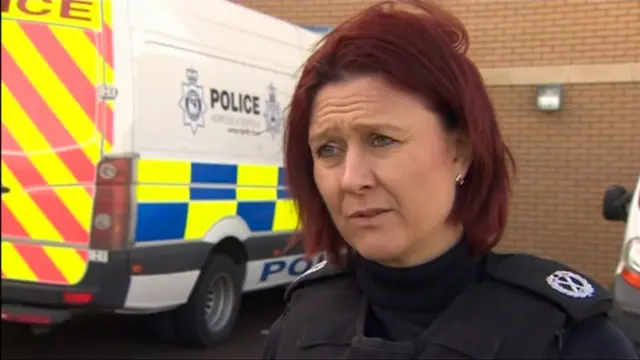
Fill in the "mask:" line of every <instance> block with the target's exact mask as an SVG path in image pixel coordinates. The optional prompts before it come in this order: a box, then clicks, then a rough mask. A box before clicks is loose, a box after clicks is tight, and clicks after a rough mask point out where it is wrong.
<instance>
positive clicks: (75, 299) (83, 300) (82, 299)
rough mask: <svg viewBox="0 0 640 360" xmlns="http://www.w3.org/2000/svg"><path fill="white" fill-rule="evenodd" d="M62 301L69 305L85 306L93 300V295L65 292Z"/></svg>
mask: <svg viewBox="0 0 640 360" xmlns="http://www.w3.org/2000/svg"><path fill="white" fill-rule="evenodd" d="M62 299H63V300H64V302H65V303H66V304H69V305H87V304H88V303H90V302H91V300H92V299H93V294H92V293H86V292H66V293H64V294H63V295H62Z"/></svg>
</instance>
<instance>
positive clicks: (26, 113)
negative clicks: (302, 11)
mask: <svg viewBox="0 0 640 360" xmlns="http://www.w3.org/2000/svg"><path fill="white" fill-rule="evenodd" d="M317 41H318V35H316V34H314V33H313V32H311V31H309V30H306V29H303V28H301V27H298V26H295V25H293V24H290V23H287V22H285V21H281V20H278V19H276V18H273V17H270V16H267V15H265V14H261V13H259V12H257V11H254V10H251V9H248V8H245V7H243V6H241V5H237V4H234V3H232V2H229V1H224V0H113V1H110V0H103V1H101V0H82V1H81V0H65V1H61V0H53V1H41V0H3V1H2V170H1V174H2V251H1V253H2V262H1V263H2V320H3V327H4V326H5V325H9V324H13V325H15V324H27V325H29V326H31V327H32V328H33V329H49V328H51V326H53V325H55V324H60V323H62V322H65V321H67V320H69V319H71V318H72V317H74V316H76V315H78V314H84V313H87V312H96V311H107V312H119V313H127V314H159V315H161V316H158V317H153V318H161V319H163V322H162V323H163V324H164V325H163V326H166V327H167V329H171V330H172V331H173V333H174V334H175V337H176V338H177V340H178V341H179V342H180V343H182V344H185V345H194V346H213V345H215V344H217V343H219V342H221V341H223V340H224V339H226V338H227V337H228V336H229V335H230V333H231V332H232V329H233V327H234V323H235V319H236V317H237V314H238V311H239V308H240V298H241V295H242V293H243V292H248V291H253V290H259V289H264V288H269V287H273V286H278V285H283V284H286V283H288V282H290V281H292V280H293V279H294V278H295V277H296V276H297V275H299V274H301V273H303V272H304V271H306V270H307V269H309V268H311V266H313V265H314V263H315V262H317V261H318V259H316V258H314V259H307V258H304V257H302V255H301V252H299V251H294V252H287V253H285V252H283V249H284V248H285V245H286V243H287V241H288V239H289V238H290V235H291V234H292V233H293V231H294V230H295V228H296V226H297V217H296V211H295V209H294V206H293V204H292V200H291V199H290V197H289V195H288V193H287V191H286V181H285V178H284V172H283V168H282V164H283V163H282V151H281V149H282V143H283V139H282V138H283V121H284V118H285V113H286V107H287V105H288V102H289V101H290V96H291V94H292V91H293V88H294V85H295V81H296V77H297V71H298V70H299V68H300V66H301V65H302V63H303V61H304V60H306V58H307V57H308V56H309V53H310V51H311V50H312V47H313V46H314V44H315V43H316V42H317ZM294 250H295V249H294Z"/></svg>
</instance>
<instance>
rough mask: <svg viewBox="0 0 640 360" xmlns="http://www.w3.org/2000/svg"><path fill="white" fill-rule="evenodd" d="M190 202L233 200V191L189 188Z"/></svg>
mask: <svg viewBox="0 0 640 360" xmlns="http://www.w3.org/2000/svg"><path fill="white" fill-rule="evenodd" d="M190 199H191V200H235V199H236V190H235V189H206V188H190Z"/></svg>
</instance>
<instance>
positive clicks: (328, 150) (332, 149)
mask: <svg viewBox="0 0 640 360" xmlns="http://www.w3.org/2000/svg"><path fill="white" fill-rule="evenodd" d="M339 150H340V149H338V147H337V146H335V145H333V144H324V145H322V146H320V147H319V148H318V149H317V150H316V154H317V155H318V157H330V156H336V155H337V154H338V151H339Z"/></svg>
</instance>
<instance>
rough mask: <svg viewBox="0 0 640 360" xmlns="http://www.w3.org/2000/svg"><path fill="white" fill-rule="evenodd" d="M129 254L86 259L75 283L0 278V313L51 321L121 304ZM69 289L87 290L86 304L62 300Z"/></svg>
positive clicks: (123, 299)
mask: <svg viewBox="0 0 640 360" xmlns="http://www.w3.org/2000/svg"><path fill="white" fill-rule="evenodd" d="M129 282H130V273H129V254H128V253H127V252H111V253H109V262H108V263H96V262H89V264H88V266H87V272H86V274H85V276H84V278H83V279H82V281H80V282H79V283H78V284H76V285H73V286H62V285H52V284H41V283H31V282H22V281H14V280H5V279H3V280H2V317H3V320H7V321H11V319H12V318H13V317H15V316H18V315H21V316H22V315H27V317H28V315H32V316H33V317H34V318H38V316H39V315H46V316H48V317H50V318H51V320H52V323H59V322H64V321H66V320H68V319H69V318H70V317H71V316H72V315H75V314H76V313H84V312H94V311H95V312H97V311H105V310H113V309H118V308H122V306H123V305H124V302H125V299H126V296H127V292H128V289H129ZM69 292H82V293H91V294H92V295H93V296H92V299H91V301H90V302H89V303H88V304H86V305H85V304H83V305H73V304H68V303H66V302H65V300H64V294H65V293H69Z"/></svg>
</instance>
